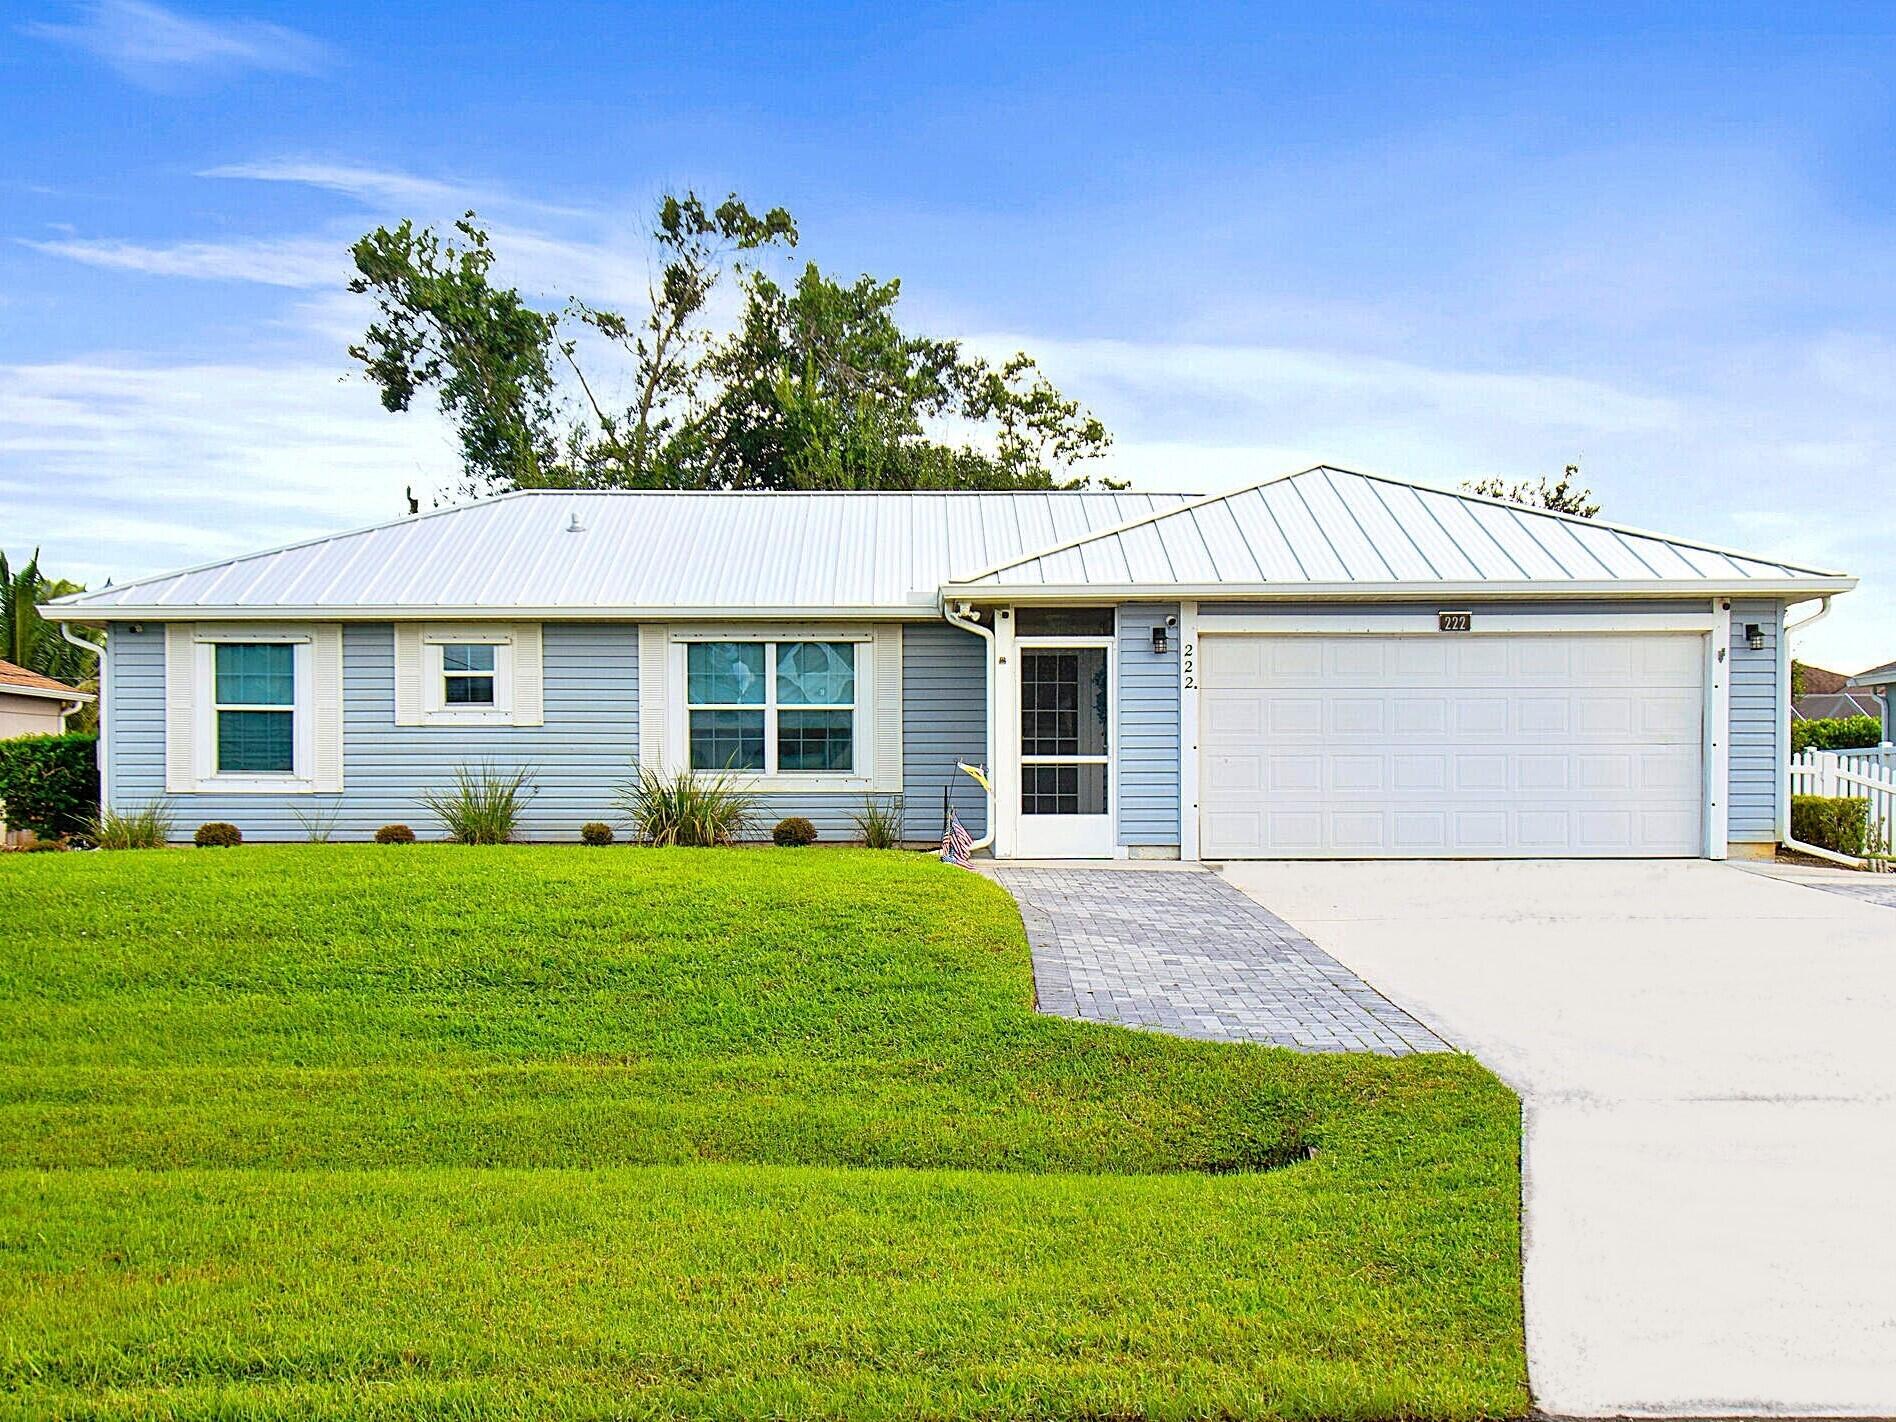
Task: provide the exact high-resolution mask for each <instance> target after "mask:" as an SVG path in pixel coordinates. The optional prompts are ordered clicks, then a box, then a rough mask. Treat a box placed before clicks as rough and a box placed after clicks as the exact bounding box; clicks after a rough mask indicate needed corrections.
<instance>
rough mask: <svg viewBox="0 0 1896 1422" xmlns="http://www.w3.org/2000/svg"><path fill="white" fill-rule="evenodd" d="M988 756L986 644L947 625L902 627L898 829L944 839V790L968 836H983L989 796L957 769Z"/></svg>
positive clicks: (914, 835) (914, 836)
mask: <svg viewBox="0 0 1896 1422" xmlns="http://www.w3.org/2000/svg"><path fill="white" fill-rule="evenodd" d="M987 758H988V749H987V643H985V642H983V641H982V640H981V639H980V638H979V637H977V636H975V635H974V634H973V633H972V632H963V631H961V630H959V629H958V628H954V627H950V626H948V624H947V623H945V622H939V623H915V624H912V625H910V626H909V627H907V628H905V629H903V633H902V803H903V817H902V818H903V833H904V834H906V835H907V836H908V837H909V838H911V839H939V838H940V837H941V795H942V790H943V789H944V788H946V789H947V790H948V791H949V793H950V794H951V795H952V796H953V803H954V807H955V813H956V814H957V815H958V816H960V818H961V822H962V824H964V825H966V826H967V827H968V831H969V833H970V834H973V835H974V836H975V837H976V838H979V837H980V836H981V835H983V834H985V833H987V796H986V795H984V794H982V792H981V787H980V786H978V785H976V784H975V783H974V781H973V780H971V779H970V778H969V777H968V776H966V775H964V774H962V772H960V771H959V770H956V769H955V762H956V761H966V762H967V763H968V764H969V765H981V764H983V763H985V762H986V760H987Z"/></svg>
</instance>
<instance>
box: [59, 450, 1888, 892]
mask: <svg viewBox="0 0 1896 1422" xmlns="http://www.w3.org/2000/svg"><path fill="white" fill-rule="evenodd" d="M1854 585H1855V584H1854V580H1853V579H1851V578H1848V577H1844V576H1841V575H1838V574H1834V573H1827V572H1822V571H1819V570H1814V569H1809V568H1803V567H1797V566H1793V565H1791V564H1788V563H1784V562H1781V561H1775V560H1771V559H1766V558H1759V557H1753V556H1749V555H1744V554H1737V553H1731V552H1726V551H1723V550H1719V549H1714V548H1711V547H1708V546H1706V545H1703V544H1699V543H1695V542H1692V541H1690V540H1684V539H1676V538H1664V537H1660V536H1658V535H1654V534H1649V533H1641V532H1637V531H1634V530H1630V529H1624V528H1617V527H1614V526H1612V525H1609V524H1603V523H1596V522H1589V521H1586V520H1581V519H1574V518H1568V517H1564V516H1561V515H1557V514H1550V513H1545V512H1539V511H1535V510H1530V509H1525V508H1520V507H1516V506H1513V505H1508V504H1502V503H1497V502H1494V501H1492V500H1488V499H1482V498H1477V497H1473V496H1470V495H1466V494H1459V493H1449V492H1444V491H1440V490H1435V489H1430V488H1425V487H1423V486H1419V485H1415V484H1410V483H1406V482H1402V481H1399V480H1393V479H1388V478H1382V477H1376V476H1369V475H1363V474H1354V473H1348V472H1345V471H1342V470H1337V469H1330V468H1322V467H1319V468H1315V469H1309V470H1305V471H1303V472H1301V473H1297V474H1293V475H1286V476H1283V477H1280V478H1276V479H1271V480H1266V481H1264V482H1263V483H1260V484H1257V485H1253V486H1250V487H1247V488H1244V489H1240V490H1237V491H1234V492H1232V493H1228V494H1221V495H1217V496H1214V497H1211V498H1198V497H1190V496H1184V495H1161V494H1147V493H1125V492H1032V493H965V494H964V493H954V494H932V493H915V494H908V493H810V494H750V493H679V492H641V493H572V492H535V493H521V494H514V495H509V496H506V497H503V498H497V499H492V500H488V501H486V502H483V503H477V504H472V505H468V506H465V507H461V508H454V509H443V510H439V511H436V512H432V513H426V514H420V515H417V516H415V517H411V518H407V519H403V520H400V521H398V522H395V523H390V524H385V525H382V526H380V527H376V528H370V529H363V530H358V531H356V532H351V533H343V534H337V535H335V536H333V537H329V538H324V539H319V540H317V541H315V542H311V543H304V544H299V545H296V546H294V547H290V548H282V549H276V550H272V551H269V552H264V553H258V554H255V555H252V556H250V557H246V558H238V559H233V560H231V561H229V562H224V563H218V564H214V565H211V566H208V567H203V568H196V569H191V570H188V571H185V572H182V573H176V574H171V575H169V576H164V577H154V578H147V579H144V580H142V581H138V582H132V583H127V584H124V585H121V586H118V587H113V588H108V589H104V590H102V591H99V592H94V593H85V594H80V595H77V596H74V597H70V598H64V599H61V600H60V601H58V602H56V603H53V604H51V605H50V606H49V607H48V608H47V615H48V616H49V617H52V618H55V619H60V620H64V621H70V622H83V623H88V624H93V625H101V626H104V627H106V628H107V629H108V632H109V636H108V639H107V651H106V666H105V671H104V676H103V686H104V696H103V713H104V722H105V741H104V746H103V760H104V767H105V769H104V775H105V788H106V794H107V796H108V798H109V800H110V802H111V803H112V804H113V805H115V806H118V807H125V806H127V805H131V804H135V803H139V802H144V801H149V800H153V799H157V798H160V797H162V798H165V799H167V800H169V801H170V803H171V806H172V809H173V811H174V814H175V815H176V818H177V821H178V823H179V825H180V827H181V829H187V830H188V829H189V828H190V827H191V826H194V825H195V824H197V823H199V822H200V821H204V820H229V821H232V822H234V823H235V824H237V825H238V826H239V827H240V828H241V829H242V830H243V831H244V834H245V836H246V837H247V838H249V839H253V840H267V839H297V838H301V837H303V834H304V830H303V822H304V821H305V820H307V819H309V818H312V817H323V818H333V820H334V822H335V825H336V830H337V833H338V836H339V837H361V836H367V835H369V834H370V833H372V832H373V831H374V830H375V828H376V827H377V826H379V825H381V824H384V823H387V822H390V821H398V820H399V821H413V822H414V823H415V824H416V827H417V828H418V829H421V830H423V832H424V833H425V832H426V831H427V829H428V827H429V826H428V820H427V817H426V815H425V813H424V812H423V811H422V810H421V809H420V808H419V806H418V804H417V799H418V797H419V796H420V795H421V794H422V793H423V792H425V791H427V790H429V789H431V788H436V787H440V786H442V785H443V784H445V783H446V782H447V780H448V779H449V777H450V776H451V774H452V772H453V771H454V769H455V768H456V767H457V766H463V765H489V766H497V767H528V768H530V769H531V770H532V772H533V776H534V781H535V784H536V787H537V793H536V795H535V798H534V799H533V801H532V806H531V811H530V813H529V815H528V817H527V821H526V832H527V834H528V836H529V837H531V838H536V839H571V838H573V837H574V836H575V834H576V832H577V830H578V828H579V826H580V825H581V824H582V823H584V822H585V821H587V820H593V819H610V818H612V817H613V816H612V797H613V789H614V786H615V785H616V784H618V783H619V782H621V781H623V780H625V779H626V778H627V777H628V776H630V775H631V774H632V773H633V771H634V769H635V767H640V766H645V767H652V768H656V769H658V770H661V771H665V772H669V771H673V770H679V769H692V770H711V769H723V768H729V769H730V770H732V771H733V772H734V773H737V774H739V775H740V776H741V777H742V778H743V779H744V780H745V782H746V783H747V784H748V785H749V786H750V787H751V788H753V789H754V790H755V791H756V792H757V793H758V794H759V795H760V796H761V797H762V799H763V802H764V806H765V817H764V823H765V825H766V826H767V825H768V824H769V823H770V822H771V821H773V820H775V819H776V818H778V817H780V816H785V815H791V814H800V815H807V816H808V817H809V818H810V819H812V820H813V821H815V822H816V824H817V826H818V828H819V830H820V831H821V832H822V833H823V834H824V836H825V837H832V838H840V837H844V836H846V835H847V834H848V833H849V824H850V816H851V814H852V813H853V812H854V811H856V810H857V809H858V808H859V807H860V806H861V804H862V801H863V799H864V797H865V796H868V795H877V796H888V795H897V794H899V795H900V796H902V797H903V804H904V806H905V813H904V824H905V827H906V830H907V832H908V834H910V835H911V836H913V837H914V838H915V839H917V840H927V839H932V838H935V837H937V836H938V835H939V834H940V830H941V809H942V798H943V793H944V791H947V792H948V793H950V794H952V796H953V797H954V800H955V803H956V804H957V806H958V807H959V812H960V814H961V815H962V817H963V819H964V820H965V821H966V822H967V823H969V824H970V825H971V826H972V827H973V828H974V830H975V832H976V833H977V834H981V835H983V836H991V837H992V839H993V843H994V849H995V852H996V853H997V854H999V855H1002V856H1009V857H1054V858H1088V857H1113V856H1121V857H1123V856H1152V857H1175V856H1182V857H1184V858H1188V859H1197V858H1208V859H1209V858H1242V857H1296V856H1304V857H1311V856H1316V857H1357V856H1407V857H1429V856H1455V857H1490V856H1529V855H1595V856H1609V855H1610V856H1627V855H1675V856H1676V855H1685V856H1697V855H1706V856H1712V857H1720V856H1723V855H1725V854H1726V853H1727V852H1728V847H1729V846H1733V845H1739V846H1763V845H1770V844H1772V843H1774V842H1775V841H1777V840H1779V839H1781V838H1782V837H1784V835H1785V830H1786V826H1785V818H1786V814H1787V805H1788V796H1787V793H1786V784H1785V769H1784V767H1785V761H1786V755H1785V744H1786V737H1787V735H1788V729H1787V728H1788V704H1789V688H1790V675H1789V651H1788V639H1787V637H1786V635H1785V633H1786V611H1787V609H1789V608H1791V607H1793V606H1794V605H1796V604H1799V603H1804V602H1808V601H1811V600H1814V599H1823V598H1827V597H1829V596H1831V595H1832V594H1835V593H1838V592H1843V591H1847V590H1848V589H1849V588H1851V587H1853V586H1854ZM961 761H965V762H969V763H972V764H978V765H984V766H987V767H989V768H990V771H991V779H992V783H993V790H994V799H993V803H992V806H990V804H989V803H988V800H987V797H986V795H985V794H984V793H983V791H982V790H981V789H980V787H979V786H978V785H977V784H976V782H975V781H974V780H972V779H970V778H969V777H968V776H966V775H964V774H962V773H960V772H959V771H957V769H956V764H957V762H961Z"/></svg>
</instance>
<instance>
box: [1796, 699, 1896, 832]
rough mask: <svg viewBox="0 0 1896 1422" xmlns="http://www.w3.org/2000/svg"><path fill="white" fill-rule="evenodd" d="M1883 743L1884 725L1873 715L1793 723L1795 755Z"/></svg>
mask: <svg viewBox="0 0 1896 1422" xmlns="http://www.w3.org/2000/svg"><path fill="white" fill-rule="evenodd" d="M1882 743H1883V723H1882V722H1881V721H1879V720H1878V719H1877V718H1876V717H1874V716H1830V717H1825V718H1822V719H1820V720H1815V721H1793V722H1791V754H1792V755H1799V754H1801V753H1803V752H1804V751H1807V750H1857V749H1860V748H1862V747H1864V746H1878V745H1881V744H1882ZM1814 842H1815V841H1813V843H1814Z"/></svg>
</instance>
